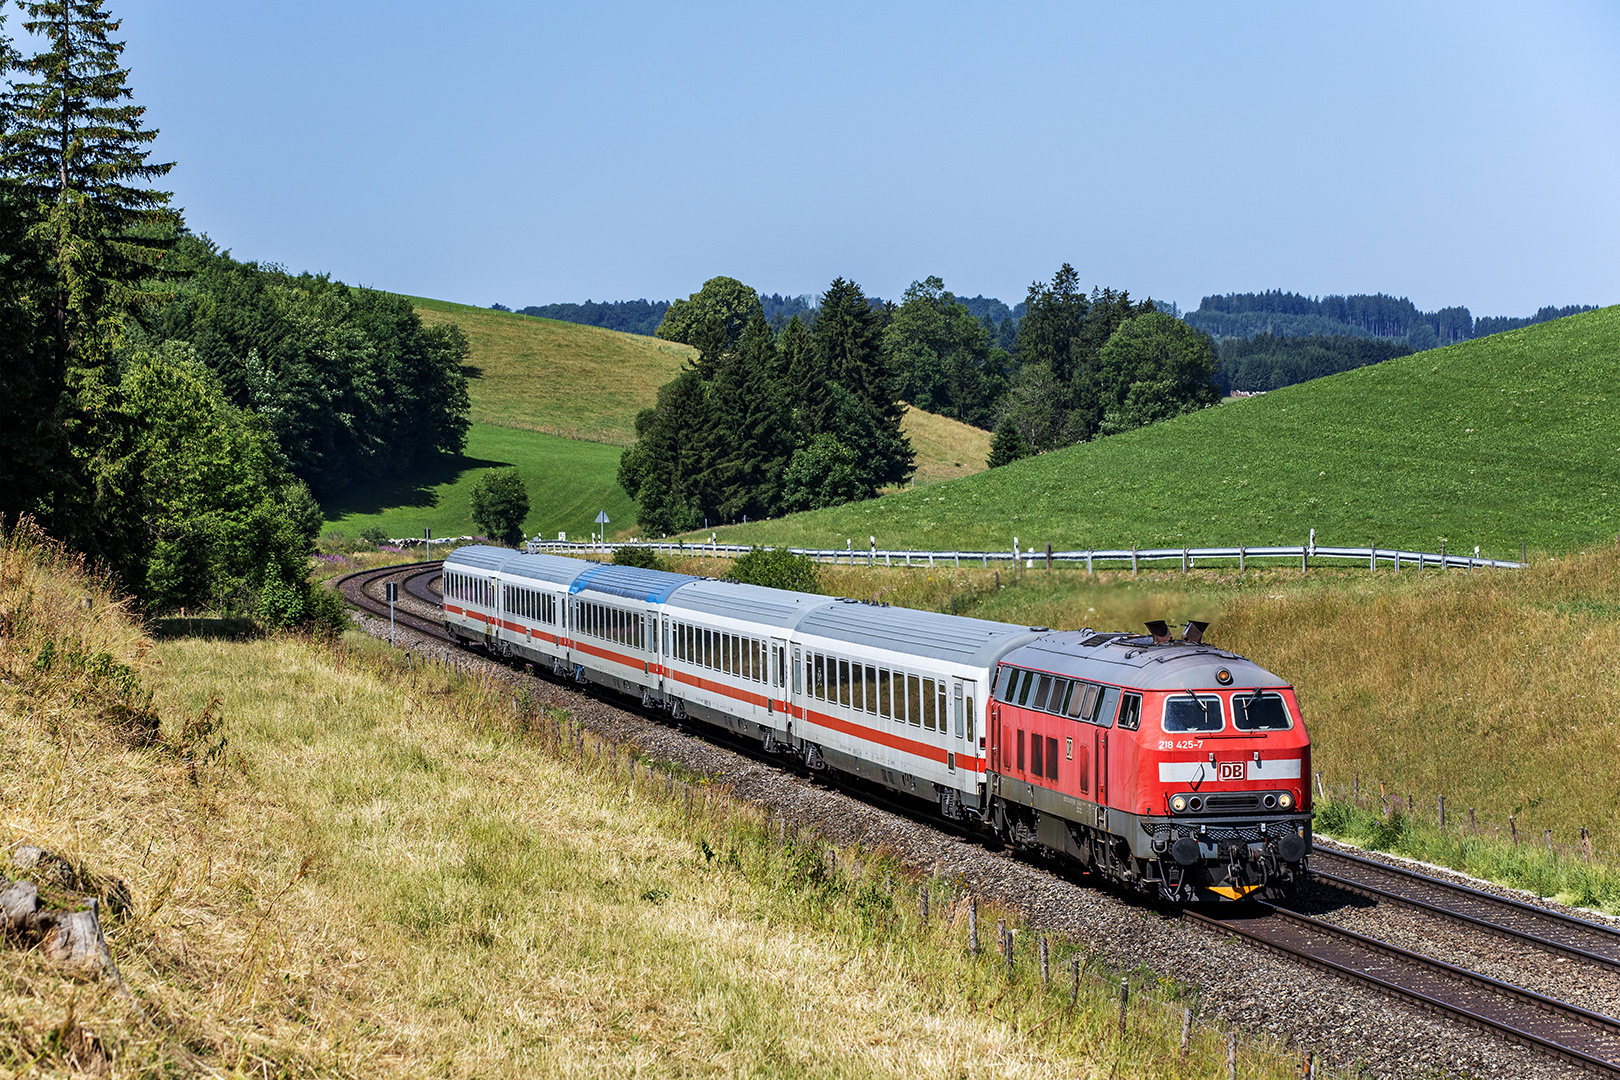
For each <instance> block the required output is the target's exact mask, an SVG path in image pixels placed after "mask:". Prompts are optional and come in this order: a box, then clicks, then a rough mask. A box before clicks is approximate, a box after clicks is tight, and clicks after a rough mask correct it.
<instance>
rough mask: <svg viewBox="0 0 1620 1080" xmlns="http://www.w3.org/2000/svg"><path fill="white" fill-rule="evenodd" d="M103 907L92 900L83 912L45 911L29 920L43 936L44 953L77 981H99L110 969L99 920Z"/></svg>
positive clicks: (34, 928) (42, 946) (41, 945)
mask: <svg viewBox="0 0 1620 1080" xmlns="http://www.w3.org/2000/svg"><path fill="white" fill-rule="evenodd" d="M99 906H100V905H99V904H97V903H96V902H95V901H94V900H92V901H90V903H89V905H88V906H87V907H85V908H83V909H81V910H79V911H41V912H36V913H35V914H34V916H33V918H32V919H31V920H29V921H30V922H31V923H32V924H33V930H34V933H36V934H38V935H40V945H39V950H40V952H41V953H43V954H44V955H45V958H46V959H47V960H49V961H51V962H52V963H53V964H56V965H57V966H58V967H60V968H62V969H63V971H65V972H66V973H67V974H69V975H71V976H74V977H76V978H86V979H95V978H99V977H100V976H101V974H102V973H103V972H104V971H106V969H107V949H106V946H104V945H103V944H102V938H101V923H100V920H98V919H97V918H96V908H97V907H99Z"/></svg>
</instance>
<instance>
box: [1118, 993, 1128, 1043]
mask: <svg viewBox="0 0 1620 1080" xmlns="http://www.w3.org/2000/svg"><path fill="white" fill-rule="evenodd" d="M1130 1003H1131V980H1130V979H1129V978H1123V979H1120V980H1119V1037H1120V1038H1122V1039H1123V1038H1124V1037H1125V1007H1126V1006H1127V1005H1129V1004H1130Z"/></svg>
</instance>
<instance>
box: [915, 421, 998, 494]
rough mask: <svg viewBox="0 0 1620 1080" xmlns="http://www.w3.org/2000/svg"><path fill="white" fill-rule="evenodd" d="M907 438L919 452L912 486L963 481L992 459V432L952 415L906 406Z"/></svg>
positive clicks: (982, 468) (982, 470) (980, 470)
mask: <svg viewBox="0 0 1620 1080" xmlns="http://www.w3.org/2000/svg"><path fill="white" fill-rule="evenodd" d="M900 423H901V427H902V428H904V430H905V433H906V438H908V439H910V440H911V446H912V449H914V450H915V451H916V452H917V472H916V474H915V475H914V476H913V477H912V483H914V484H915V485H916V486H918V487H926V486H928V485H930V484H939V483H943V482H944V481H946V480H960V479H961V478H962V477H964V476H972V475H973V474H974V473H980V472H984V470H985V464H984V461H985V458H987V457H989V456H990V433H989V432H988V431H982V430H980V429H979V428H976V427H974V426H973V425H972V424H964V423H962V422H961V421H960V420H952V419H951V418H950V417H948V416H940V415H939V414H937V413H931V412H924V411H923V410H922V409H914V408H912V407H911V406H909V405H907V406H906V414H905V416H904V417H903V418H902V419H901V421H900Z"/></svg>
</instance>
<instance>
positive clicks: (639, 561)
mask: <svg viewBox="0 0 1620 1080" xmlns="http://www.w3.org/2000/svg"><path fill="white" fill-rule="evenodd" d="M613 565H614V566H639V567H641V568H642V569H643V570H662V569H664V560H662V559H660V558H659V557H658V553H657V552H655V551H654V550H653V549H652V548H649V547H622V548H619V549H618V550H617V551H615V552H614V553H613Z"/></svg>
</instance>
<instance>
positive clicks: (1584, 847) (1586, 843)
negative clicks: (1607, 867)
mask: <svg viewBox="0 0 1620 1080" xmlns="http://www.w3.org/2000/svg"><path fill="white" fill-rule="evenodd" d="M1581 858H1583V859H1585V860H1586V861H1587V862H1591V861H1592V836H1591V834H1590V833H1588V832H1587V831H1586V826H1585V825H1582V826H1581Z"/></svg>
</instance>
